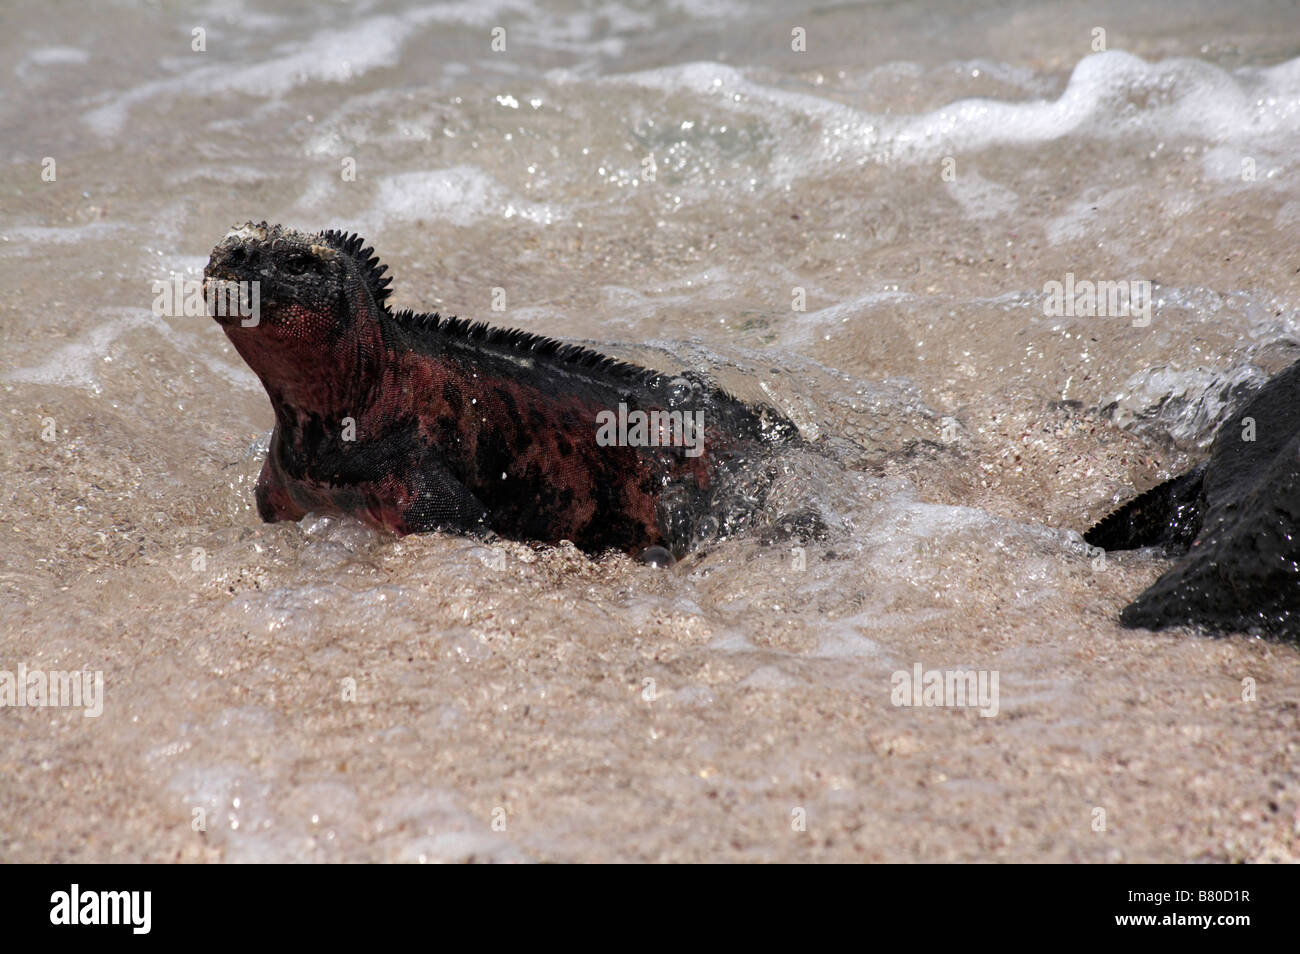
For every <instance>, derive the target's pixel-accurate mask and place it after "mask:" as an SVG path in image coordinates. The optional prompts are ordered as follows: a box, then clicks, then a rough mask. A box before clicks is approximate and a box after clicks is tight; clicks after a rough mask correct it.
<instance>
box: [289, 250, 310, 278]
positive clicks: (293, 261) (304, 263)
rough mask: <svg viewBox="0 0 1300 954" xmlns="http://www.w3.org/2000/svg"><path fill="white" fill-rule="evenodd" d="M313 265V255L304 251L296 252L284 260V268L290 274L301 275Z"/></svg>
mask: <svg viewBox="0 0 1300 954" xmlns="http://www.w3.org/2000/svg"><path fill="white" fill-rule="evenodd" d="M311 266H312V260H311V256H310V255H305V254H303V253H302V252H294V253H293V254H291V255H289V256H288V257H287V258H285V260H284V270H285V271H286V272H288V273H289V274H290V275H301V274H303V273H304V272H308V271H311Z"/></svg>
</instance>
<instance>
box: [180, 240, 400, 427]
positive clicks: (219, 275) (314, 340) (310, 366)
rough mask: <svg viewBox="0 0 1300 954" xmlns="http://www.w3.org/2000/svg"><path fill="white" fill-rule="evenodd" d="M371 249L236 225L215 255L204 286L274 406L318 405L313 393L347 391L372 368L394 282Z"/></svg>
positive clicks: (205, 272) (361, 244)
mask: <svg viewBox="0 0 1300 954" xmlns="http://www.w3.org/2000/svg"><path fill="white" fill-rule="evenodd" d="M372 251H373V250H372V249H370V248H368V247H365V242H364V240H362V239H361V238H360V237H359V236H357V235H347V234H345V233H343V232H337V231H334V230H328V231H325V232H319V233H315V234H309V233H306V232H299V231H297V230H295V229H289V228H285V227H283V226H280V225H267V224H266V223H265V222H262V223H260V224H256V225H255V224H253V223H252V222H248V223H246V224H244V225H242V226H236V227H235V228H233V229H232V230H231V231H230V232H229V233H227V235H226V237H225V238H224V239H222V240H221V242H220V244H218V245H217V247H216V248H214V249H213V250H212V257H211V258H210V259H209V260H208V265H207V268H205V269H204V270H203V278H204V285H205V291H206V292H207V297H208V300H209V303H210V306H211V307H212V309H213V311H214V314H213V317H214V318H215V319H216V320H217V322H218V323H219V324H220V325H221V326H222V327H223V328H224V329H225V332H226V335H227V336H228V337H229V338H230V340H231V342H232V343H233V344H234V345H235V348H236V349H237V350H238V351H239V353H240V355H241V356H242V357H243V358H244V360H245V361H246V362H248V365H249V367H251V368H252V369H253V371H255V372H256V373H257V375H258V377H260V378H261V379H262V382H263V383H264V384H265V385H266V388H267V391H268V392H269V393H270V395H271V398H272V401H273V402H275V401H276V399H277V397H280V398H283V399H285V400H288V401H291V402H295V403H299V404H303V405H310V404H312V403H318V402H313V400H312V398H313V395H315V396H319V394H318V393H317V392H320V391H321V390H322V389H323V388H324V387H326V386H332V387H334V388H335V389H336V390H342V389H343V388H344V384H345V383H346V382H348V381H355V380H357V379H358V378H359V377H360V375H359V373H358V372H359V371H360V370H361V368H360V367H359V366H358V362H361V361H366V360H373V357H374V345H375V342H376V341H377V340H378V336H379V321H380V317H381V314H382V313H384V312H385V311H386V307H385V305H384V300H385V299H386V298H387V297H388V294H389V290H388V284H389V282H390V281H391V279H390V278H388V277H385V276H384V272H385V271H386V268H385V266H383V265H381V264H379V260H378V258H375V257H372V255H371V253H372ZM222 303H224V304H226V305H227V307H221V304H222ZM240 305H242V307H238V306H240ZM306 409H312V410H315V409H319V408H311V407H307V408H306Z"/></svg>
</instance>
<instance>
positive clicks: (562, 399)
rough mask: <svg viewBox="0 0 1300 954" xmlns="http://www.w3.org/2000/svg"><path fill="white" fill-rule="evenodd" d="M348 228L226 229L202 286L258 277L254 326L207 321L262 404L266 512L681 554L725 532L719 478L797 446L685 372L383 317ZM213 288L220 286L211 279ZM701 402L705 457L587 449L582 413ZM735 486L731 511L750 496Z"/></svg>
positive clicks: (728, 478) (377, 273) (593, 433)
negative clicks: (232, 351)
mask: <svg viewBox="0 0 1300 954" xmlns="http://www.w3.org/2000/svg"><path fill="white" fill-rule="evenodd" d="M372 251H373V250H372V249H371V248H369V247H365V242H364V241H363V240H362V239H361V238H359V237H358V236H356V235H346V234H344V233H342V232H336V231H326V232H321V233H319V234H315V235H309V234H305V233H302V232H297V231H294V230H291V229H286V228H283V227H281V226H278V225H276V226H268V225H267V224H266V223H265V222H263V223H261V224H259V225H254V224H252V223H248V224H246V225H244V226H242V227H238V228H235V229H234V230H232V231H231V232H230V233H229V234H228V235H227V236H226V237H225V239H224V240H222V242H221V243H220V244H219V245H218V246H217V247H216V248H215V249H214V250H213V252H212V257H211V260H210V261H209V262H208V266H207V268H206V269H205V271H204V278H205V282H206V283H207V284H208V285H209V286H210V287H214V286H215V287H220V286H221V285H222V283H225V282H258V283H260V284H259V286H258V288H259V299H260V314H259V315H258V316H257V319H258V320H257V322H256V324H253V323H252V322H249V321H241V318H240V316H238V315H234V316H232V317H228V318H227V317H218V318H217V321H218V322H219V323H221V325H222V327H223V328H224V329H225V332H226V334H227V336H229V338H230V340H231V342H232V343H233V344H234V346H235V348H236V350H237V351H238V352H239V354H240V355H241V356H242V357H243V359H244V360H245V361H246V362H247V363H248V365H249V367H250V368H252V369H253V371H254V372H256V374H257V376H258V377H259V378H260V379H261V381H262V384H263V385H264V386H265V388H266V393H267V395H268V396H269V397H270V399H271V407H272V409H273V410H274V412H275V430H274V431H273V433H272V436H271V444H270V448H269V450H268V452H267V457H266V462H265V464H264V466H263V468H262V472H261V475H260V477H259V478H258V481H257V487H256V498H257V509H258V513H259V514H260V515H261V516H262V519H263V520H266V521H268V522H271V521H277V520H298V519H300V518H301V517H302V516H304V515H305V514H306V513H308V512H310V511H321V512H332V513H342V514H351V515H353V516H355V517H359V518H360V519H362V520H364V521H365V522H367V523H369V524H371V525H372V526H375V527H380V528H383V529H385V530H390V531H392V532H394V533H398V534H407V533H419V532H425V531H432V530H450V531H474V530H479V531H488V530H490V531H495V532H496V533H498V534H500V535H502V536H504V537H510V538H514V539H520V540H533V541H540V542H546V543H557V542H559V541H561V540H565V539H567V540H571V541H573V543H574V544H576V545H577V546H578V547H580V548H582V549H583V550H585V551H587V552H590V553H597V552H600V551H603V550H607V549H616V550H622V551H624V552H627V553H632V554H645V553H655V554H660V553H662V551H661V550H658V549H657V548H663V549H666V550H668V551H669V552H670V553H671V554H672V555H673V556H680V555H682V554H683V553H685V552H686V551H687V550H688V549H690V547H691V546H692V545H693V544H694V543H695V542H697V541H698V540H699V539H700V538H701V536H702V534H703V533H705V532H706V531H707V530H709V529H711V528H712V527H714V526H719V525H721V526H724V527H726V526H735V525H737V524H738V523H739V524H743V522H744V521H743V519H740V520H739V521H738V520H736V519H734V518H735V517H736V514H737V513H738V512H739V511H738V510H737V509H736V507H737V506H738V501H737V500H732V499H729V495H731V496H745V495H736V494H732V493H731V490H732V487H733V484H734V483H735V475H736V474H737V472H738V471H739V470H740V469H742V467H743V466H744V465H745V464H746V463H747V462H749V461H751V460H752V459H754V458H756V457H757V456H758V455H761V454H762V453H763V452H765V451H767V450H768V449H769V448H771V447H772V446H773V445H775V444H780V443H788V442H791V441H794V440H797V437H796V433H795V428H794V426H793V425H792V424H791V423H790V422H789V421H788V420H787V419H785V418H784V417H783V416H782V415H780V414H779V413H777V412H776V411H775V410H773V409H772V408H768V407H750V406H747V405H745V404H743V403H742V402H740V401H738V400H736V399H735V398H732V397H730V396H729V395H727V394H725V393H723V392H722V391H720V390H718V389H717V388H716V387H713V386H711V385H710V384H708V383H707V382H706V381H705V380H704V379H703V378H701V377H699V376H698V375H695V374H693V373H690V372H686V373H684V374H682V375H678V376H668V375H663V374H659V373H656V372H653V371H649V370H646V369H644V368H639V367H635V366H633V365H629V364H625V363H622V362H619V361H616V360H614V359H613V358H610V357H607V356H605V355H602V354H599V353H597V352H595V351H591V350H588V349H585V348H582V347H579V346H576V345H571V344H563V343H560V342H558V341H555V340H553V339H550V338H543V337H538V336H536V335H532V334H528V333H525V332H522V331H511V330H504V329H498V328H491V327H489V326H487V325H486V324H471V323H469V322H466V321H462V320H459V319H456V318H442V317H439V316H438V315H436V314H432V315H424V314H414V313H412V312H410V311H399V312H394V311H392V310H390V309H389V308H388V306H387V305H386V304H385V301H386V299H387V297H388V295H389V289H388V284H389V282H390V281H391V279H390V278H389V277H385V276H384V272H385V271H386V267H385V266H383V265H380V264H379V261H378V259H377V258H375V257H372ZM227 287H228V286H227ZM620 404H624V405H626V407H627V409H628V411H629V412H630V411H637V410H639V411H647V412H648V411H653V410H663V411H682V412H694V411H697V410H698V411H701V412H702V413H703V422H704V435H703V444H702V446H703V450H702V453H698V456H692V453H691V452H690V451H691V448H690V447H688V446H682V444H681V443H680V442H679V443H678V444H676V445H675V446H659V447H645V446H634V447H632V446H601V445H600V444H599V443H598V442H597V433H598V419H599V418H598V415H599V414H600V412H602V411H609V412H614V413H617V411H618V408H619V405H620ZM755 502H756V501H754V500H753V498H752V493H750V494H749V495H748V496H747V499H746V501H745V505H746V506H747V507H748V509H749V510H752V509H753V505H754V503H755Z"/></svg>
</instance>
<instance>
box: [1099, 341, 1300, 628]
mask: <svg viewBox="0 0 1300 954" xmlns="http://www.w3.org/2000/svg"><path fill="white" fill-rule="evenodd" d="M1084 540H1085V541H1087V542H1088V543H1089V544H1091V545H1093V546H1096V547H1101V548H1103V549H1106V550H1126V549H1133V548H1136V547H1150V546H1162V547H1165V548H1166V550H1168V551H1169V552H1171V553H1175V554H1179V555H1181V557H1182V558H1181V559H1180V560H1179V562H1178V563H1176V564H1175V565H1174V566H1173V567H1172V568H1171V569H1169V570H1168V571H1167V572H1166V573H1165V574H1164V575H1163V576H1161V577H1160V578H1159V579H1158V580H1156V581H1155V583H1153V584H1152V585H1151V586H1150V587H1149V588H1148V589H1147V590H1146V591H1145V592H1143V593H1142V594H1141V595H1140V596H1139V597H1138V598H1137V599H1136V600H1134V601H1133V602H1132V603H1130V604H1129V605H1128V606H1126V607H1125V608H1124V610H1123V611H1122V612H1121V613H1120V621H1121V622H1122V623H1123V624H1124V625H1126V626H1141V627H1145V628H1148V629H1163V628H1165V627H1167V626H1183V625H1197V626H1200V627H1203V628H1205V629H1207V630H1210V631H1214V632H1228V631H1237V632H1250V631H1258V632H1262V633H1266V634H1268V635H1272V636H1279V637H1283V638H1285V639H1288V640H1300V362H1298V363H1296V364H1293V365H1291V367H1289V368H1287V369H1286V370H1284V371H1282V372H1281V373H1279V374H1277V375H1276V376H1274V377H1273V378H1272V379H1271V380H1269V381H1268V382H1267V383H1266V384H1265V385H1264V386H1263V387H1262V388H1261V389H1260V390H1259V391H1258V392H1257V393H1256V394H1255V395H1254V397H1252V398H1251V399H1250V400H1249V401H1248V402H1247V403H1246V406H1245V407H1244V408H1242V409H1241V410H1240V411H1238V412H1237V413H1236V414H1235V415H1234V416H1233V417H1232V418H1229V419H1228V420H1227V421H1225V422H1224V423H1223V424H1222V425H1221V426H1220V428H1219V430H1218V433H1217V434H1215V438H1214V443H1213V445H1212V447H1211V451H1210V458H1209V460H1207V461H1205V462H1204V463H1202V464H1200V465H1198V466H1196V467H1194V468H1192V469H1191V470H1190V471H1188V472H1187V473H1185V474H1183V475H1181V476H1179V477H1175V478H1173V479H1172V480H1168V481H1166V482H1165V483H1163V484H1160V485H1158V486H1156V487H1154V488H1152V489H1151V490H1148V491H1147V492H1146V493H1144V494H1142V495H1141V496H1139V497H1137V498H1136V499H1134V500H1131V501H1129V503H1127V504H1125V505H1124V506H1123V507H1121V508H1120V509H1119V510H1117V511H1115V512H1114V513H1112V514H1111V515H1110V516H1108V517H1106V518H1105V519H1104V520H1102V521H1101V522H1100V523H1098V524H1097V525H1096V526H1095V527H1093V528H1092V529H1091V530H1089V531H1088V532H1087V533H1086V534H1085V535H1084Z"/></svg>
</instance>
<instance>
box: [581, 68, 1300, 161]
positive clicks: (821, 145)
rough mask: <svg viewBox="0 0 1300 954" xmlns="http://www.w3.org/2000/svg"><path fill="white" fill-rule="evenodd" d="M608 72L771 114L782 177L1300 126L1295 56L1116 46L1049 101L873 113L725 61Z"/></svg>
mask: <svg viewBox="0 0 1300 954" xmlns="http://www.w3.org/2000/svg"><path fill="white" fill-rule="evenodd" d="M605 82H609V83H613V84H619V85H632V86H639V87H643V88H650V89H658V90H662V91H664V92H665V93H684V94H688V95H693V96H697V97H701V98H705V99H708V100H709V101H711V102H713V103H716V104H719V105H720V106H722V107H723V108H725V109H727V110H728V111H730V112H733V113H737V114H742V115H747V116H752V117H755V118H758V119H760V120H763V121H765V122H768V123H770V124H772V126H773V129H772V133H773V136H774V137H775V138H777V139H778V140H780V141H781V143H782V147H781V149H780V150H779V152H778V157H777V158H776V160H774V169H773V171H774V173H776V176H775V183H774V184H777V185H783V184H786V183H788V182H790V181H792V180H794V179H798V178H801V177H803V176H806V175H810V174H813V173H815V172H817V171H818V170H819V167H824V166H826V165H833V164H835V163H840V162H845V161H849V162H852V161H869V162H902V163H907V164H916V163H925V162H933V161H936V160H937V159H939V158H941V157H944V156H948V155H953V154H957V153H961V152H972V151H978V150H981V149H988V148H992V147H996V146H1027V145H1032V144H1036V143H1043V142H1048V141H1051V140H1055V139H1060V138H1063V137H1066V136H1073V135H1082V136H1087V137H1090V138H1092V139H1095V140H1099V141H1102V142H1106V141H1113V140H1118V139H1125V138H1131V137H1133V136H1135V135H1136V136H1151V137H1157V138H1158V137H1167V138H1177V137H1186V138H1192V139H1197V140H1202V141H1205V142H1207V143H1213V144H1228V145H1233V146H1237V147H1241V146H1250V147H1253V148H1262V149H1265V150H1266V151H1267V152H1268V153H1269V154H1270V155H1271V154H1274V153H1280V152H1281V151H1282V150H1283V149H1284V148H1285V147H1287V146H1288V145H1294V144H1295V142H1296V141H1297V137H1298V136H1300V122H1297V117H1300V59H1296V60H1291V61H1289V62H1286V63H1281V64H1279V65H1277V66H1273V67H1269V68H1265V69H1250V70H1239V71H1236V72H1231V73H1230V72H1228V71H1226V70H1223V69H1221V68H1219V67H1217V66H1214V65H1213V64H1210V63H1205V62H1202V61H1200V60H1189V59H1177V58H1175V59H1168V60H1162V61H1160V62H1156V63H1148V62H1147V61H1145V60H1142V59H1140V58H1139V57H1137V56H1134V55H1132V54H1130V53H1125V52H1122V51H1118V50H1114V51H1109V52H1106V53H1098V54H1095V55H1092V56H1087V57H1085V58H1083V59H1082V60H1080V61H1079V63H1078V65H1077V66H1076V67H1075V69H1074V72H1073V73H1072V75H1071V77H1070V81H1069V84H1068V85H1067V87H1066V89H1065V91H1064V92H1063V93H1062V94H1061V96H1060V97H1059V98H1057V99H1056V100H1052V101H1048V100H1035V101H1031V102H1007V101H1002V100H994V99H984V98H974V99H963V100H958V101H955V102H953V103H951V104H949V105H946V106H943V107H941V108H939V109H936V110H933V111H930V112H927V113H923V114H921V115H916V116H897V115H884V114H873V113H870V112H867V111H865V110H860V109H857V108H854V107H852V106H848V105H845V104H842V103H838V102H834V101H832V100H829V99H825V98H822V97H820V96H817V95H814V94H812V93H806V92H791V91H788V90H784V89H775V88H772V87H769V86H764V85H762V84H760V83H758V82H755V81H753V80H751V79H749V78H748V77H747V76H746V74H745V73H744V72H743V71H742V70H740V69H737V68H735V67H732V66H727V65H724V64H721V63H708V62H696V63H688V64H683V65H678V66H672V67H663V68H660V69H655V70H648V71H644V72H639V73H630V74H626V75H622V76H615V77H609V78H607V79H606V80H605ZM809 121H812V126H811V127H810V126H809V125H808V123H809ZM1153 145H1154V141H1153Z"/></svg>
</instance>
